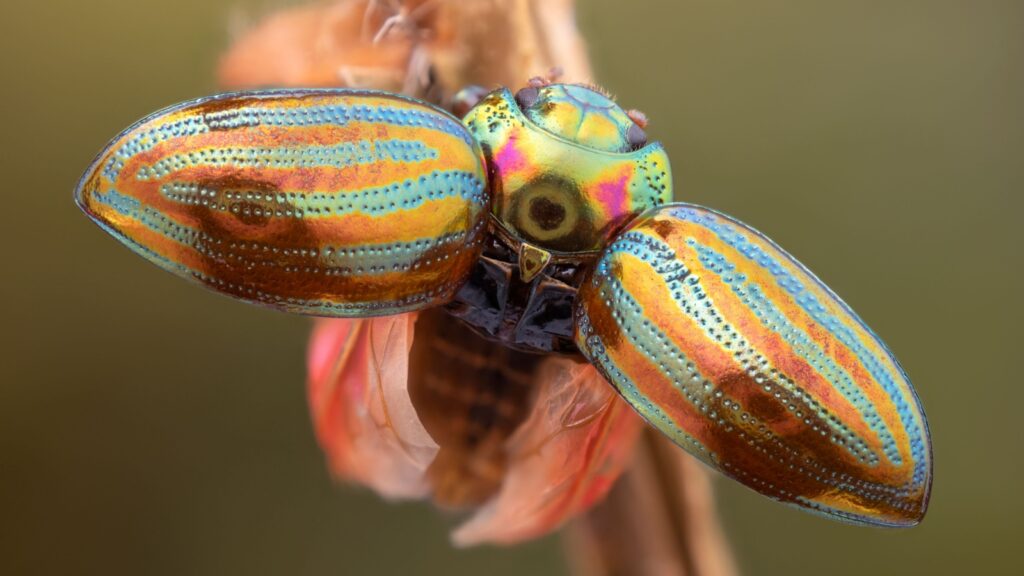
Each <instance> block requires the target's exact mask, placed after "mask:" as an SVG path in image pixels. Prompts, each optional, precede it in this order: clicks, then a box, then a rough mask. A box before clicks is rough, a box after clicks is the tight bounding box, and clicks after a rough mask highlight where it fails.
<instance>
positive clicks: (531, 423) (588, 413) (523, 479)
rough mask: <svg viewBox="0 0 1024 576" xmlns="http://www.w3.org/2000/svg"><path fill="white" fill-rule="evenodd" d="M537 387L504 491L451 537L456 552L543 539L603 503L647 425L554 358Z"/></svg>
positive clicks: (512, 443) (586, 373) (587, 370)
mask: <svg viewBox="0 0 1024 576" xmlns="http://www.w3.org/2000/svg"><path fill="white" fill-rule="evenodd" d="M538 382H539V383H541V388H540V390H539V393H538V397H537V400H536V404H535V405H534V408H533V412H532V413H531V415H530V417H529V418H528V419H527V420H526V422H524V423H523V424H522V425H521V426H520V427H519V429H518V430H517V431H516V433H515V434H514V435H513V436H512V438H511V439H510V440H509V443H508V451H509V462H510V464H509V472H508V475H507V476H506V477H505V481H504V483H503V484H502V488H501V491H500V492H499V493H498V495H497V496H495V497H494V498H493V499H492V500H491V501H490V502H488V503H487V504H486V505H484V506H483V507H482V508H481V509H480V510H479V511H478V512H477V513H476V514H475V515H474V516H472V517H471V518H470V519H469V520H468V521H467V522H466V523H464V524H463V525H462V526H460V527H459V528H457V529H456V530H455V531H454V532H453V533H452V541H453V542H454V543H455V544H456V545H459V546H469V545H473V544H479V543H482V542H496V543H503V544H511V543H514V542H519V541H522V540H526V539H529V538H534V537H537V536H541V535H544V534H545V533H547V532H549V531H551V530H554V529H555V528H557V527H559V526H561V524H562V523H563V522H565V521H566V520H567V519H569V518H571V517H572V516H573V515H575V514H577V513H579V512H582V511H584V510H586V509H587V508H588V507H590V506H591V505H593V504H594V503H596V502H597V501H598V500H600V499H602V498H603V497H604V496H605V495H606V494H607V492H608V490H609V489H610V488H611V485H612V483H613V482H614V481H615V480H616V479H617V478H618V476H619V475H620V474H621V473H622V471H623V468H624V467H625V466H626V465H627V464H628V463H629V459H630V455H631V454H632V451H633V450H632V449H633V446H634V445H635V443H636V439H637V436H638V434H639V432H640V430H641V429H642V421H641V420H640V418H639V417H638V416H637V415H636V413H635V412H633V410H632V409H630V408H629V406H628V405H626V403H625V402H623V401H622V400H621V399H620V398H619V397H618V395H617V394H616V393H615V391H614V390H613V389H612V387H611V386H610V385H609V384H608V383H607V382H606V381H605V380H604V378H603V377H601V375H600V374H598V373H597V371H596V370H595V369H594V368H593V367H592V366H590V365H589V364H586V363H584V362H580V361H576V360H572V359H567V358H558V357H552V358H550V359H548V360H547V361H546V362H545V364H544V366H542V367H541V375H540V377H539V378H538Z"/></svg>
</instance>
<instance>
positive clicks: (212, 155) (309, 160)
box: [135, 139, 438, 181]
mask: <svg viewBox="0 0 1024 576" xmlns="http://www.w3.org/2000/svg"><path fill="white" fill-rule="evenodd" d="M437 157H438V153H437V150H435V149H433V148H428V147H427V146H426V145H424V144H423V143H422V142H419V141H416V140H398V139H392V140H360V141H358V142H339V143H337V144H332V145H329V146H316V145H313V146H298V147H296V146H291V145H284V146H274V147H271V146H227V147H214V146H211V147H208V148H198V149H195V150H192V151H189V152H182V153H178V154H172V155H170V156H165V157H163V158H160V159H159V160H157V161H156V162H154V163H153V164H152V165H147V166H141V167H140V168H139V171H138V172H137V173H136V175H135V177H136V178H137V179H138V180H142V181H146V180H150V179H154V178H162V177H164V176H167V175H169V174H170V173H172V172H175V171H178V170H184V169H187V168H192V167H203V166H215V167H228V168H275V169H281V170H290V169H294V168H321V167H324V168H345V167H348V166H353V165H356V164H374V163H377V162H397V163H402V164H409V163H413V162H423V161H425V160H435V159H437Z"/></svg>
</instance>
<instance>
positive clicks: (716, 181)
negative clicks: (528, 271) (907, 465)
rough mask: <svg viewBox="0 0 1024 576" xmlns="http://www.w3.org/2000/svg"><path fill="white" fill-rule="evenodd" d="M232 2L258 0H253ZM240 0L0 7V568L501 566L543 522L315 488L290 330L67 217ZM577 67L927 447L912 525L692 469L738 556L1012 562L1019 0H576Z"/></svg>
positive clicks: (198, 73)
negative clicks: (855, 348)
mask: <svg viewBox="0 0 1024 576" xmlns="http://www.w3.org/2000/svg"><path fill="white" fill-rule="evenodd" d="M252 4H255V6H249V8H250V9H252V10H255V11H260V10H265V9H266V8H267V6H268V5H270V3H267V2H262V1H255V2H253V3H252ZM239 5H240V6H242V7H243V9H244V8H246V4H245V3H244V2H242V1H241V0H168V1H165V2H142V1H139V0H88V1H83V0H63V1H49V2H45V1H38V2H13V1H8V0H5V1H4V4H3V6H2V8H0V22H2V23H3V29H4V31H3V33H2V34H0V65H2V76H0V78H2V79H3V89H2V90H0V113H2V124H0V139H2V145H0V162H2V172H0V174H2V175H3V176H4V186H3V190H2V203H0V235H2V237H0V238H2V246H3V250H2V259H0V270H2V274H3V280H2V282H0V307H2V308H0V312H2V314H0V319H2V320H0V321H2V331H0V338H2V342H0V382H2V385H0V572H2V573H4V574H29V573H49V574H72V573H74V574H91V573H107V574H140V573H141V574H211V575H212V574H264V573H265V574H345V573H351V574H356V573H359V574H363V573H399V572H400V571H403V570H404V571H407V572H409V573H435V574H486V575H488V576H497V575H500V574H520V573H524V572H525V571H526V570H533V571H534V572H530V573H531V574H532V573H541V574H547V573H553V574H558V573H561V572H562V571H563V568H562V566H561V564H560V562H561V560H560V548H559V546H560V544H559V541H558V540H557V538H549V539H546V540H543V541H540V542H536V543H533V544H529V545H526V546H522V547H519V548H515V549H497V548H481V549H473V550H469V551H456V550H452V549H451V548H450V547H449V546H448V544H447V542H446V531H447V528H448V527H449V526H450V525H451V522H450V519H446V518H444V517H443V516H441V515H439V514H436V513H435V512H434V511H432V510H431V509H430V508H429V507H428V506H425V505H397V506H396V505H390V504H387V503H384V502H382V501H380V500H378V499H377V498H376V497H374V496H372V495H370V494H369V493H366V492H363V491H359V490H355V489H351V488H340V489H339V488H336V487H334V486H332V485H331V483H330V481H329V478H328V475H327V473H326V472H325V470H324V465H323V463H322V461H321V457H320V455H319V453H318V450H317V448H316V446H315V444H314V441H313V438H312V434H311V431H310V426H309V424H308V422H307V419H306V409H305V399H304V391H303V370H304V366H303V359H304V350H303V348H304V344H305V337H306V332H307V329H308V322H307V320H305V319H302V318H291V317H288V316H285V315H282V314H278V313H274V312H269V311H266V310H261V309H258V308H255V307H251V306H246V305H243V304H238V303H235V302H232V301H229V300H227V299H225V298H222V297H220V296H216V295H213V294H211V293H208V292H205V291H202V290H198V289H196V288H195V287H194V286H190V285H186V284H185V283H184V282H181V281H178V280H176V279H175V278H173V277H171V276H170V275H168V274H166V273H164V272H162V271H160V270H158V269H157V268H156V267H154V266H151V265H150V264H147V263H146V262H144V261H143V260H142V259H140V258H138V257H136V256H134V255H132V254H130V253H129V252H128V251H127V250H125V249H124V248H122V247H121V246H120V245H118V244H117V243H116V242H114V241H113V240H111V239H110V238H108V237H106V235H104V234H103V233H101V232H100V230H99V229H98V228H96V227H95V226H94V225H92V224H91V223H90V222H88V221H87V220H86V218H85V217H84V216H82V215H81V214H79V213H78V211H77V210H76V209H75V207H74V205H73V203H72V201H71V189H72V186H73V184H74V183H75V181H76V179H77V178H78V176H79V174H80V172H81V170H83V169H84V168H85V167H86V165H87V164H88V163H89V162H90V161H91V160H92V157H93V154H94V153H95V152H97V151H98V150H99V148H100V147H101V146H102V145H103V144H104V143H105V142H106V141H107V139H108V138H109V137H111V136H113V135H114V134H115V133H116V132H117V131H119V130H120V129H121V128H123V127H125V126H127V125H128V124H129V123H131V122H132V121H134V120H135V119H136V118H138V117H140V116H142V115H143V114H145V113H147V112H149V111H151V110H154V109H156V108H160V107H163V106H164V105H167V104H170V103H173V102H175V101H179V100H182V99H186V98H191V97H195V96H199V95H201V94H204V93H206V92H210V91H213V89H214V83H213V74H212V69H213V65H214V62H215V58H216V56H217V54H218V53H219V52H220V50H222V49H223V48H224V46H225V45H226V42H227V34H226V29H227V22H228V15H229V14H230V8H232V7H235V6H239ZM580 9H581V13H580V23H581V25H582V27H583V28H584V30H585V32H586V34H587V36H588V37H589V38H590V39H591V45H592V49H593V55H594V57H595V61H596V63H597V66H598V77H599V78H600V80H601V81H602V82H603V83H604V84H606V85H607V86H608V87H609V88H611V89H612V91H613V92H614V93H616V94H617V95H618V96H619V99H620V101H621V102H623V103H624V104H625V105H626V106H635V107H638V108H641V109H643V110H644V111H646V112H647V113H648V114H649V115H650V117H651V118H652V120H653V122H652V128H651V130H650V131H651V132H652V134H653V135H654V136H655V137H657V138H659V139H661V140H663V141H664V142H665V143H666V145H667V147H668V149H669V151H670V153H671V154H672V159H673V165H674V168H675V174H676V185H677V189H678V191H679V198H680V199H685V200H688V201H693V202H696V203H699V204H704V205H707V206H713V207H715V208H717V209H720V210H723V211H725V212H728V213H730V214H733V215H736V216H738V217H740V218H741V219H743V220H744V221H746V222H749V223H751V224H753V225H754V226H756V227H757V228H759V229H761V230H763V231H765V232H766V233H768V234H769V235H770V236H771V237H772V238H774V239H775V240H777V241H778V242H779V243H781V244H782V245H783V246H785V247H787V248H788V249H789V250H790V251H792V252H793V253H794V254H796V255H797V256H798V257H799V258H800V259H801V260H803V261H804V262H805V263H807V264H808V265H809V266H810V267H811V268H812V269H813V270H815V271H816V272H817V273H818V274H819V275H820V276H821V277H822V278H824V279H825V280H826V281H827V282H828V283H829V284H830V285H831V286H833V287H834V288H835V289H836V291H837V292H838V293H839V294H841V295H842V296H843V297H844V298H845V299H846V300H847V301H848V302H850V303H851V304H852V305H853V306H854V308H856V310H858V311H859V313H860V314H861V315H862V316H863V317H864V318H865V319H866V320H867V321H868V323H870V325H871V326H873V327H874V329H875V330H876V331H877V332H878V333H879V334H880V335H881V336H882V337H883V338H884V339H885V340H886V341H887V342H888V343H889V345H890V346H891V347H892V349H893V350H895V351H896V352H897V354H898V355H899V358H900V359H901V361H902V363H903V364H904V366H905V367H906V369H907V372H909V374H910V376H911V378H912V380H913V381H914V383H915V385H916V387H917V390H918V391H919V393H920V396H921V399H922V401H923V403H924V406H925V408H926V411H927V413H928V416H929V420H930V422H931V429H932V434H933V437H934V444H935V484H934V492H933V496H932V506H931V511H930V512H929V515H928V517H927V518H926V520H925V522H924V523H923V524H922V525H921V526H919V527H917V528H915V529H912V530H906V531H887V530H875V529H865V528H856V527H850V526H844V525H840V524H835V523H831V522H827V521H825V520H821V519H818V518H815V517H812V516H810V515H805V514H801V513H798V512H795V511H792V510H789V509H787V508H784V507H781V506H778V505H776V504H773V503H771V502H768V501H766V500H763V499H761V498H760V497H758V496H757V495H755V494H753V493H751V492H748V491H747V490H745V489H743V488H740V487H738V486H733V485H732V484H730V483H726V482H724V481H722V482H719V484H718V485H719V487H720V492H719V496H720V498H719V499H720V502H721V508H722V511H723V515H724V517H725V520H726V525H727V529H728V532H729V534H730V536H731V538H732V540H733V542H734V545H735V548H736V550H737V553H738V555H739V558H740V564H741V565H742V567H743V568H744V570H745V572H746V573H749V574H825V573H832V574H892V573H896V572H901V573H903V574H943V573H956V572H967V571H970V572H971V573H980V574H989V573H1006V572H1008V571H1010V572H1012V571H1014V568H1013V567H1014V566H1017V567H1018V569H1019V561H1017V560H1016V558H1017V556H1018V555H1019V549H1018V548H1019V539H1020V536H1021V528H1020V523H1019V521H1018V519H1019V518H1020V517H1021V514H1022V512H1024V506H1022V504H1021V496H1020V495H1019V494H1018V490H1019V489H1020V488H1021V485H1022V480H1021V472H1022V467H1024V464H1022V458H1021V457H1022V443H1021V440H1022V432H1021V430H1022V427H1024V425H1022V422H1021V413H1022V410H1021V403H1022V401H1024V392H1022V390H1024V383H1022V382H1021V373H1022V368H1021V366H1022V361H1021V356H1022V352H1021V345H1022V338H1021V336H1020V334H1021V327H1022V325H1024V322H1022V321H1024V314H1022V312H1024V309H1022V305H1021V297H1022V295H1024V272H1022V266H1021V264H1022V262H1024V258H1022V256H1021V248H1022V245H1024V242H1022V233H1021V227H1022V224H1024V221H1022V218H1024V210H1022V207H1024V206H1022V201H1021V193H1022V188H1024V118H1022V103H1024V2H1020V1H1019V0H1006V1H997V0H960V1H955V2H954V1H945V0H885V1H867V2H865V1H863V0H843V1H839V0H831V1H822V0H806V1H784V2H783V1H777V2H772V1H754V0H751V1H748V2H741V1H739V0H689V1H671V0H662V1H654V0H644V1H629V2H627V1H621V2H618V1H612V0H581V8H580Z"/></svg>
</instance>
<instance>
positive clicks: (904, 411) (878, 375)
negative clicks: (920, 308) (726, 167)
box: [668, 206, 928, 484]
mask: <svg viewBox="0 0 1024 576" xmlns="http://www.w3.org/2000/svg"><path fill="white" fill-rule="evenodd" d="M668 213H669V214H670V215H671V216H673V217H675V218H678V219H680V220H685V221H688V222H693V223H695V224H697V225H700V226H703V227H705V228H707V229H709V230H711V231H713V232H714V233H715V234H716V235H717V236H718V237H719V238H720V239H722V241H723V242H725V243H726V244H728V245H729V246H732V247H733V248H735V249H736V250H737V251H738V252H739V253H740V254H743V255H744V256H745V257H746V258H747V259H749V260H750V261H752V262H754V263H756V264H758V265H759V266H761V267H762V268H764V269H765V270H768V271H769V272H771V273H772V275H773V276H774V277H775V279H776V281H777V282H778V284H779V286H781V287H782V288H783V289H785V290H786V291H787V292H789V293H790V294H791V295H792V296H793V299H794V300H795V301H796V302H797V303H798V304H799V305H800V307H801V308H803V309H804V311H806V312H807V313H808V314H809V315H810V316H811V317H812V318H814V319H815V321H817V322H818V323H819V324H821V325H822V326H824V327H825V328H826V329H827V330H828V331H829V332H830V333H832V334H833V335H834V336H835V337H836V338H837V339H838V340H839V341H840V342H842V343H843V344H845V345H846V346H847V347H848V348H850V350H851V351H852V352H853V353H854V355H856V356H857V359H858V360H859V361H860V362H861V364H863V365H864V366H865V368H867V370H868V372H870V373H871V375H872V377H873V378H875V380H877V381H878V382H879V384H881V386H882V388H883V389H884V390H885V391H886V393H887V394H888V395H889V397H890V398H892V400H893V403H894V404H895V405H896V412H897V414H899V417H900V422H902V423H903V426H904V427H905V428H906V429H907V435H908V437H909V440H910V451H911V457H912V458H913V460H914V474H913V482H914V483H915V484H920V483H923V482H924V479H925V476H926V475H927V471H926V470H925V464H926V462H927V459H928V455H927V453H926V452H927V451H926V450H925V446H924V436H923V434H922V430H921V428H920V427H919V426H918V423H917V420H916V419H915V418H914V415H913V414H912V412H911V408H910V406H909V405H908V404H907V402H906V400H905V399H904V397H903V394H902V393H901V390H900V388H899V386H897V385H896V383H895V382H894V381H893V376H892V374H891V373H890V372H889V371H888V370H886V369H885V368H884V367H883V366H882V365H881V363H880V362H879V361H878V359H877V358H876V357H875V356H874V355H873V354H871V353H870V352H869V351H868V350H867V349H865V347H864V346H863V344H862V343H861V342H860V339H859V338H857V336H856V334H854V332H853V330H852V329H850V328H849V327H848V326H846V325H844V324H843V323H842V322H841V321H840V320H839V319H838V318H836V317H835V316H832V315H831V314H828V313H827V310H826V308H825V307H824V306H823V305H822V304H821V303H820V302H818V300H817V298H815V297H814V295H813V294H811V293H810V292H809V291H807V290H806V289H805V288H804V287H803V285H802V284H801V283H800V281H799V280H797V279H796V278H795V277H794V276H793V275H792V274H790V273H789V272H788V271H787V270H786V268H785V266H783V265H781V264H779V263H778V262H776V261H775V260H774V259H773V258H772V257H771V256H770V255H769V254H768V253H766V252H765V251H764V250H763V249H762V248H761V247H759V246H756V245H754V244H752V243H751V242H750V241H748V240H747V239H746V238H745V237H744V236H743V235H742V234H741V233H739V232H736V231H734V230H732V229H731V227H730V226H729V225H727V224H722V223H720V222H719V220H718V219H719V218H721V219H722V220H724V221H725V222H728V223H735V225H736V226H737V227H741V228H745V229H747V230H749V231H750V232H752V233H753V234H755V235H757V236H761V237H764V236H763V235H762V234H761V233H760V232H757V231H756V230H754V229H753V228H750V227H748V226H746V225H745V224H742V223H740V222H738V221H733V220H731V219H728V218H727V217H726V216H722V215H720V214H718V213H717V212H712V211H710V210H707V209H704V208H702V209H700V211H698V210H697V209H695V208H693V207H688V206H675V207H672V208H671V209H670V210H669V211H668ZM766 240H767V239H766ZM768 243H769V245H771V246H773V247H775V248H777V249H778V250H779V251H780V252H783V253H785V252H784V251H783V250H782V249H781V248H778V247H777V246H775V244H774V243H772V242H771V241H770V240H768ZM797 266H798V267H801V268H802V266H801V265H800V264H797ZM808 274H809V275H810V272H808ZM811 276H812V278H813V275H811ZM818 284H819V286H820V287H821V288H823V289H824V290H825V292H826V293H827V294H831V291H830V290H829V289H828V287H826V286H825V285H824V284H821V283H820V282H819V283H818ZM835 298H836V301H837V302H839V303H840V305H841V306H843V308H844V309H846V311H847V313H848V314H849V315H850V317H851V318H853V320H854V321H855V322H857V323H858V324H859V325H860V326H861V327H862V328H863V329H864V330H865V332H867V333H868V334H870V335H871V336H874V332H872V331H871V329H870V328H868V327H867V325H865V324H864V322H863V321H862V320H861V319H860V317H858V316H857V315H856V314H855V313H854V312H853V310H851V309H850V308H849V307H848V306H846V305H845V304H843V303H842V300H840V299H839V297H838V296H836V297H835ZM875 338H876V339H877V337H875ZM878 342H879V344H880V348H882V350H884V351H888V349H887V348H886V347H885V345H884V344H881V340H878ZM894 364H895V361H894ZM896 369H897V370H899V368H898V367H897V368H896ZM904 380H906V378H904Z"/></svg>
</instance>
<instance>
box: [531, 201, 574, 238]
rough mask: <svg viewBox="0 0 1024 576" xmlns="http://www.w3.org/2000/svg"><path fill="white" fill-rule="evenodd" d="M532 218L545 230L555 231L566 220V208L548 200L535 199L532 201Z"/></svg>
mask: <svg viewBox="0 0 1024 576" xmlns="http://www.w3.org/2000/svg"><path fill="white" fill-rule="evenodd" d="M530 218H532V219H533V221H534V222H536V223H537V225H538V226H540V227H541V228H542V229H544V230H554V229H555V228H558V227H559V226H561V225H562V221H564V220H565V206H562V205H561V204H558V203H555V202H552V201H551V200H550V199H548V198H544V197H540V198H534V199H533V200H531V201H530Z"/></svg>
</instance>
